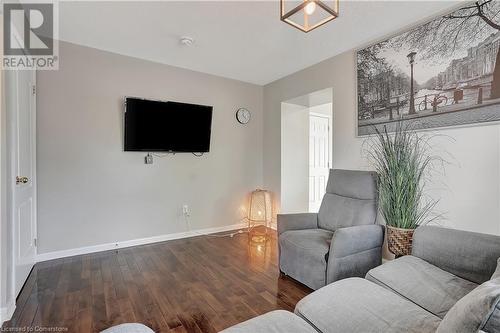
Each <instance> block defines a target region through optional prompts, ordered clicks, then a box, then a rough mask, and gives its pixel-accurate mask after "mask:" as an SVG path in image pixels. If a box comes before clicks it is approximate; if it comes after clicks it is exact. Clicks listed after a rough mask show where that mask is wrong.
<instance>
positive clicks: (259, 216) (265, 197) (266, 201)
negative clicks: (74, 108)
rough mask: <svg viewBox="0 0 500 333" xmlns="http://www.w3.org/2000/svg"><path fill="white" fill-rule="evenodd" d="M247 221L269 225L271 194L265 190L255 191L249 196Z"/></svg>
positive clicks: (270, 218)
mask: <svg viewBox="0 0 500 333" xmlns="http://www.w3.org/2000/svg"><path fill="white" fill-rule="evenodd" d="M248 219H249V220H250V221H253V222H262V223H266V224H267V223H269V222H271V220H272V208H271V194H270V193H269V192H268V191H265V190H259V189H257V190H255V191H253V192H252V194H251V196H250V208H249V210H248Z"/></svg>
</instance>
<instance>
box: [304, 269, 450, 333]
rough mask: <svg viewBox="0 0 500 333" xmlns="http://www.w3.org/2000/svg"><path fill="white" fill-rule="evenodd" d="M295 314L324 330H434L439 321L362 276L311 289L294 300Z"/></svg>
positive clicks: (341, 332)
mask: <svg viewBox="0 0 500 333" xmlns="http://www.w3.org/2000/svg"><path fill="white" fill-rule="evenodd" d="M295 313H296V314H298V315H299V316H301V317H302V318H304V319H305V320H306V321H307V322H309V323H310V324H311V325H312V326H314V327H315V328H316V329H317V330H318V331H320V332H323V333H345V332H364V333H370V332H377V333H380V332H384V333H393V332H394V333H396V332H397V333H400V332H406V333H412V332H414V333H427V332H429V333H430V332H433V333H434V332H435V331H436V328H437V327H438V325H439V322H440V321H441V320H440V319H439V318H438V317H436V316H434V315H433V314H431V313H429V312H427V311H425V310H424V309H422V308H421V307H419V306H417V305H415V304H414V303H412V302H410V301H408V300H406V299H404V298H402V297H400V296H398V295H396V294H395V293H393V292H391V291H389V290H387V289H385V288H382V287H381V286H379V285H377V284H375V283H373V282H370V281H368V280H365V279H361V278H348V279H344V280H339V281H336V282H335V283H332V284H329V285H327V286H325V287H323V288H321V289H319V290H317V291H315V292H313V293H312V294H310V295H308V296H306V297H304V298H303V299H302V300H300V301H299V302H298V303H297V306H296V307H295Z"/></svg>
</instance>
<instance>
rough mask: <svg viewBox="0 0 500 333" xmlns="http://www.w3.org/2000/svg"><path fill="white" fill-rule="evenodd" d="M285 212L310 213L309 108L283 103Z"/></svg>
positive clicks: (282, 177) (282, 141) (282, 154)
mask: <svg viewBox="0 0 500 333" xmlns="http://www.w3.org/2000/svg"><path fill="white" fill-rule="evenodd" d="M281 143H282V145H281V147H282V149H281V193H283V196H282V198H281V203H282V204H281V211H282V212H284V213H303V212H307V211H308V210H309V109H308V108H307V107H304V106H301V105H295V104H289V103H282V104H281Z"/></svg>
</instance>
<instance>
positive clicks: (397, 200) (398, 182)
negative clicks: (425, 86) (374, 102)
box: [367, 121, 437, 257]
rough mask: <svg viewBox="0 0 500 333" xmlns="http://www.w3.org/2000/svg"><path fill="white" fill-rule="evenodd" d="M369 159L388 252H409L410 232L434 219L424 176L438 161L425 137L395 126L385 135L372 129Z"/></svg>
mask: <svg viewBox="0 0 500 333" xmlns="http://www.w3.org/2000/svg"><path fill="white" fill-rule="evenodd" d="M370 143H371V144H370V145H369V147H368V150H367V152H368V156H369V159H370V160H371V162H372V164H373V166H374V168H375V170H376V171H377V173H378V191H379V210H380V212H381V215H382V216H383V218H384V219H385V223H386V227H387V244H388V248H389V251H390V252H392V253H393V254H394V255H395V256H396V257H399V256H403V255H408V254H410V253H411V245H412V239H413V232H414V231H415V229H416V228H417V227H418V226H420V225H423V224H425V223H427V222H429V221H430V220H432V219H433V218H430V214H431V212H432V210H433V208H434V206H435V205H436V203H437V202H436V201H435V200H432V199H429V198H428V197H427V196H424V186H425V176H426V173H427V171H428V169H429V167H430V166H431V164H432V163H433V162H434V161H435V160H436V159H437V157H435V156H433V155H432V154H431V153H430V151H429V149H430V146H429V143H428V137H426V136H424V135H419V134H418V133H417V132H415V131H414V130H412V129H411V128H410V125H404V124H403V122H402V121H398V122H396V123H395V131H394V132H393V133H388V131H387V128H386V127H385V126H384V128H383V130H379V129H378V128H376V127H375V136H374V137H371V139H370Z"/></svg>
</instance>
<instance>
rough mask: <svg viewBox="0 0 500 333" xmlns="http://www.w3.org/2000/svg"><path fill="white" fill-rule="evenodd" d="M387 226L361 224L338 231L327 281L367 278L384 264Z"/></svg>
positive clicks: (332, 249)
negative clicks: (370, 271)
mask: <svg viewBox="0 0 500 333" xmlns="http://www.w3.org/2000/svg"><path fill="white" fill-rule="evenodd" d="M383 243H384V227H383V226H381V225H378V224H370V225H359V226H354V227H347V228H341V229H338V230H335V232H334V233H333V237H332V242H331V243H330V252H329V253H328V265H327V272H326V283H327V284H328V283H331V282H334V281H337V280H340V279H344V278H348V277H364V276H365V275H366V273H367V272H368V271H369V270H370V269H372V268H374V267H376V266H378V265H380V264H381V263H382V244H383Z"/></svg>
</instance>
